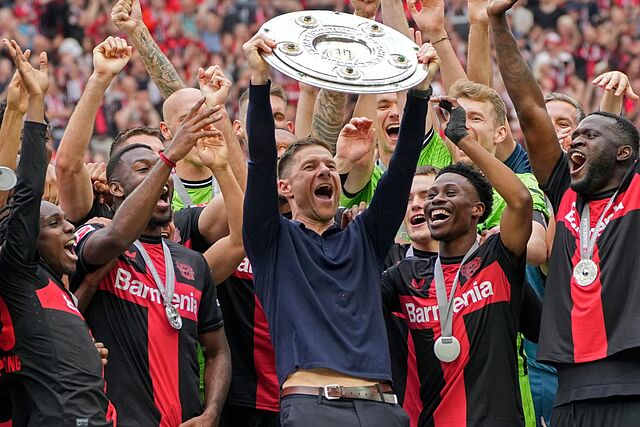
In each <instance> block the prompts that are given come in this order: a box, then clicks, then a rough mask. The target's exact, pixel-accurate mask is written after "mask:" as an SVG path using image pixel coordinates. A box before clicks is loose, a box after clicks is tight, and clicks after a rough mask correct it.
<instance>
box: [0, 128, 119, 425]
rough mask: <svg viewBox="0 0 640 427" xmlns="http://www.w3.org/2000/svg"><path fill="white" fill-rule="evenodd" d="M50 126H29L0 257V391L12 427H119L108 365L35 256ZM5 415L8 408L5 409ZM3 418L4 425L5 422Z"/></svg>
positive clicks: (58, 285)
mask: <svg viewBox="0 0 640 427" xmlns="http://www.w3.org/2000/svg"><path fill="white" fill-rule="evenodd" d="M45 130H46V126H45V125H44V124H40V123H32V122H26V123H25V128H24V135H23V142H22V154H23V156H22V157H21V160H20V165H19V166H18V177H19V180H18V185H17V186H16V191H15V194H14V197H13V201H12V204H13V208H12V210H11V212H10V214H9V215H10V216H9V218H8V223H7V228H6V234H5V239H4V243H3V245H2V248H1V250H0V271H1V272H2V274H0V387H2V391H0V394H2V398H3V400H5V399H6V395H7V392H8V393H9V394H10V396H11V399H10V401H11V410H12V420H13V425H30V426H47V427H48V426H53V427H55V426H63V425H64V426H68V425H73V426H76V425H91V426H112V425H114V420H115V419H114V417H115V411H114V410H113V407H112V406H111V405H110V403H109V400H108V399H107V396H106V394H105V382H104V380H103V377H102V363H101V361H100V356H99V355H98V352H97V351H96V348H95V346H94V344H93V340H92V337H91V333H90V332H89V328H88V326H87V324H86V322H85V321H84V318H83V317H82V315H81V314H80V312H79V311H78V309H77V308H76V305H75V302H74V299H73V296H72V295H71V293H70V292H69V291H68V290H67V289H66V288H65V287H64V285H63V284H62V283H61V282H60V281H59V279H58V278H57V277H55V275H54V274H53V273H52V272H50V271H49V270H48V269H47V266H46V265H44V264H40V259H39V256H38V253H37V250H36V245H37V239H38V234H39V231H40V224H39V223H40V199H41V196H42V192H43V188H44V180H45V171H46V155H45V148H44V141H45V136H44V134H45ZM2 407H3V408H4V409H3V412H5V411H7V410H8V408H7V402H6V400H5V401H4V402H3V405H2ZM6 415H7V414H6V413H3V418H6Z"/></svg>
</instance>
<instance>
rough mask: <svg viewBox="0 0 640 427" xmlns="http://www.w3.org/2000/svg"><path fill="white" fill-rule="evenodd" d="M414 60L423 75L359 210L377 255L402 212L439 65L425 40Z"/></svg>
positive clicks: (386, 247)
mask: <svg viewBox="0 0 640 427" xmlns="http://www.w3.org/2000/svg"><path fill="white" fill-rule="evenodd" d="M418 61H419V62H420V63H421V64H425V66H426V67H428V75H427V78H426V79H425V80H424V81H423V82H422V83H420V84H418V85H417V86H416V87H414V88H412V89H410V90H409V92H408V96H407V104H406V105H405V109H404V114H403V116H402V121H401V123H400V132H399V134H398V143H397V145H396V148H395V150H394V151H393V156H392V157H391V162H390V164H389V169H388V170H387V172H386V173H385V174H384V175H383V176H382V178H381V179H380V182H379V183H378V188H377V189H376V193H375V195H374V196H373V199H372V200H371V204H370V205H369V209H367V210H366V211H365V212H364V213H363V214H362V219H363V221H364V223H365V225H366V228H367V230H368V232H369V234H370V236H371V237H372V240H373V241H374V244H375V245H376V248H377V251H378V256H379V257H380V258H384V257H385V256H386V253H387V251H388V250H389V247H390V245H391V243H393V237H394V236H395V234H396V232H397V231H398V227H399V226H400V224H401V223H402V218H403V217H404V214H405V208H406V205H407V197H408V196H409V190H410V189H411V181H412V180H413V174H414V172H415V170H416V165H417V164H418V156H419V155H420V148H421V147H422V139H423V138H424V130H425V119H426V116H427V109H428V104H429V98H430V96H431V81H432V80H433V78H434V77H435V74H436V73H437V72H438V67H439V65H440V61H439V58H438V55H437V53H436V51H435V49H434V48H433V46H431V45H430V44H428V43H426V44H424V45H422V47H421V48H420V51H419V52H418Z"/></svg>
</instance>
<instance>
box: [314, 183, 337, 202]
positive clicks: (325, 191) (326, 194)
mask: <svg viewBox="0 0 640 427" xmlns="http://www.w3.org/2000/svg"><path fill="white" fill-rule="evenodd" d="M313 194H314V196H316V198H318V199H320V200H322V201H329V202H330V201H332V200H333V186H332V185H331V184H328V183H327V184H320V185H318V186H317V187H316V189H315V190H313Z"/></svg>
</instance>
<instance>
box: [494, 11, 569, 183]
mask: <svg viewBox="0 0 640 427" xmlns="http://www.w3.org/2000/svg"><path fill="white" fill-rule="evenodd" d="M515 2H516V0H493V1H492V2H491V5H490V6H489V8H488V9H487V13H488V14H489V21H490V23H491V34H492V36H493V44H494V46H495V50H496V56H497V58H498V68H499V69H500V73H501V74H502V79H503V80H504V84H505V86H506V88H507V92H508V93H509V97H510V98H511V100H512V101H513V105H514V107H515V110H516V112H517V113H518V120H520V126H521V127H522V132H523V134H524V138H525V141H526V143H527V149H528V151H529V159H530V160H531V166H532V168H533V172H534V174H535V176H536V178H538V181H539V182H540V185H541V186H544V185H546V184H547V182H548V181H549V178H550V176H551V172H552V171H553V168H554V167H555V165H556V164H557V163H558V160H559V159H560V156H561V155H562V150H561V149H560V144H559V143H558V138H557V136H556V131H555V129H554V128H553V124H552V122H551V119H550V117H549V114H548V113H547V109H546V106H545V103H544V98H543V96H542V91H541V90H540V86H538V83H536V80H535V78H534V77H533V74H532V73H531V70H530V69H529V66H528V65H527V63H526V62H525V60H524V59H523V58H522V56H521V55H520V51H519V50H518V45H517V44H516V40H515V38H514V37H513V34H511V30H510V29H509V24H508V23H507V17H506V15H505V13H506V12H507V10H509V9H510V8H511V7H512V6H513V5H514V4H515Z"/></svg>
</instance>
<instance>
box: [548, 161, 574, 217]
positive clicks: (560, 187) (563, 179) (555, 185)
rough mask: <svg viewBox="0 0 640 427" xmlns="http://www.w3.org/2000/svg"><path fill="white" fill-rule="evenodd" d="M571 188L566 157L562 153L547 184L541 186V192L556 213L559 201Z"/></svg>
mask: <svg viewBox="0 0 640 427" xmlns="http://www.w3.org/2000/svg"><path fill="white" fill-rule="evenodd" d="M570 186H571V177H570V176H569V164H568V163H567V155H566V154H565V153H562V155H561V156H560V158H559V159H558V163H556V166H555V167H554V168H553V172H551V176H550V177H549V182H547V183H546V184H545V185H543V186H542V191H544V192H545V194H546V195H547V197H548V198H549V200H550V201H551V205H552V206H553V210H554V211H555V212H558V207H559V206H560V201H561V200H562V196H564V193H565V192H566V191H567V190H568V189H569V187H570Z"/></svg>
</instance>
